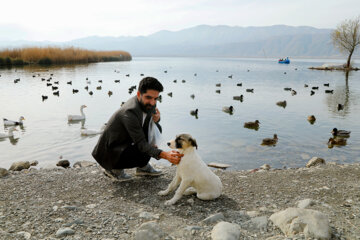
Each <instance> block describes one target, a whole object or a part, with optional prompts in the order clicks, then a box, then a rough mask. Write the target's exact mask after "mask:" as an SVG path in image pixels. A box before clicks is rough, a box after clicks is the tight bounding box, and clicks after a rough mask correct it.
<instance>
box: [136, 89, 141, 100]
mask: <svg viewBox="0 0 360 240" xmlns="http://www.w3.org/2000/svg"><path fill="white" fill-rule="evenodd" d="M140 95H141V93H140V91H137V93H136V96H137V99H138V100H139V101H140Z"/></svg>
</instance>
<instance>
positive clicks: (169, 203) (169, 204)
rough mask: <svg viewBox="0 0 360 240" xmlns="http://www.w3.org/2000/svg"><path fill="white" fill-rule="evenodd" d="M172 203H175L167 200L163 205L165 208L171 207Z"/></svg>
mask: <svg viewBox="0 0 360 240" xmlns="http://www.w3.org/2000/svg"><path fill="white" fill-rule="evenodd" d="M174 203H175V202H174V201H171V200H167V201H166V202H165V205H166V206H171V205H173V204H174Z"/></svg>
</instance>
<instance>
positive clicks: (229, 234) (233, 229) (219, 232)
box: [211, 222, 240, 240]
mask: <svg viewBox="0 0 360 240" xmlns="http://www.w3.org/2000/svg"><path fill="white" fill-rule="evenodd" d="M211 239H213V240H238V239H240V227H239V226H238V225H237V224H233V223H229V222H219V223H218V224H216V225H215V226H214V228H213V229H212V231H211Z"/></svg>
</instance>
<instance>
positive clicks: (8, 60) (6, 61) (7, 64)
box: [5, 57, 12, 66]
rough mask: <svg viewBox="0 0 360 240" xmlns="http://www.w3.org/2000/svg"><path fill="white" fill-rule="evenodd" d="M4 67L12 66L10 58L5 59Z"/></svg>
mask: <svg viewBox="0 0 360 240" xmlns="http://www.w3.org/2000/svg"><path fill="white" fill-rule="evenodd" d="M5 65H6V66H11V65H12V62H11V58H9V57H7V58H5Z"/></svg>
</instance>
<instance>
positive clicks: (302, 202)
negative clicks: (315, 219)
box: [297, 198, 315, 208]
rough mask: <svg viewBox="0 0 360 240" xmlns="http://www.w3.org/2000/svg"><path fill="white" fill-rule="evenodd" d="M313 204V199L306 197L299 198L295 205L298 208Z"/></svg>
mask: <svg viewBox="0 0 360 240" xmlns="http://www.w3.org/2000/svg"><path fill="white" fill-rule="evenodd" d="M314 204H315V202H314V201H313V200H311V199H310V198H307V199H303V200H300V201H299V202H298V204H297V207H298V208H307V207H309V206H312V205H314Z"/></svg>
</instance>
